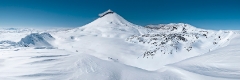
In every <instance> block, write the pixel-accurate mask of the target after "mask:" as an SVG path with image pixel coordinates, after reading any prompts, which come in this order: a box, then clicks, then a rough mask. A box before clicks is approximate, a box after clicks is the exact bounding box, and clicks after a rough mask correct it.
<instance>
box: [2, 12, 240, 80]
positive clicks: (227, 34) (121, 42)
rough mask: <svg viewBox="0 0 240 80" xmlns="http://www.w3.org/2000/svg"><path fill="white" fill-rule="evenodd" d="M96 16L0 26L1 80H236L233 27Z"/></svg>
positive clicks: (109, 15) (235, 52)
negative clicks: (62, 25)
mask: <svg viewBox="0 0 240 80" xmlns="http://www.w3.org/2000/svg"><path fill="white" fill-rule="evenodd" d="M100 16H101V17H99V18H97V19H96V20H94V21H93V22H91V23H89V24H86V25H84V26H82V27H78V28H74V29H56V30H47V31H37V30H31V29H14V28H13V29H1V30H0V32H1V34H0V37H1V38H0V47H1V48H0V80H33V79H34V80H96V79H97V80H239V79H240V77H239V76H240V73H239V70H240V69H239V67H238V66H240V64H239V63H238V61H239V54H238V53H239V52H238V51H239V49H238V47H239V45H240V43H239V42H238V41H239V40H240V34H239V33H238V31H231V30H226V31H225V30H220V31H214V30H205V29H199V28H196V27H194V26H191V25H189V24H185V23H170V24H161V25H148V26H146V27H141V26H138V25H135V24H132V23H130V22H128V21H127V20H125V19H124V18H123V17H121V16H120V15H118V14H117V13H115V12H112V11H110V13H109V11H107V12H104V13H103V14H101V15H100ZM49 47H50V48H49Z"/></svg>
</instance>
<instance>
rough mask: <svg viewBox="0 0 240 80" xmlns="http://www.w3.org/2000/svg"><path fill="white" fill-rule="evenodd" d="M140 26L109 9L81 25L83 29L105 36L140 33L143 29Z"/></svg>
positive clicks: (123, 35)
mask: <svg viewBox="0 0 240 80" xmlns="http://www.w3.org/2000/svg"><path fill="white" fill-rule="evenodd" d="M139 28H141V27H140V26H138V25H135V24H132V23H130V22H128V21H127V20H125V19H124V18H123V17H121V16H120V15H118V14H117V13H115V12H113V11H111V10H108V11H106V12H104V13H102V14H101V15H100V16H99V18H97V19H96V20H94V21H92V22H91V23H89V24H87V25H84V26H82V27H80V28H79V29H80V30H82V31H87V32H90V33H92V34H96V35H101V36H103V37H126V36H129V35H139V34H140V33H141V32H142V31H141V29H139Z"/></svg>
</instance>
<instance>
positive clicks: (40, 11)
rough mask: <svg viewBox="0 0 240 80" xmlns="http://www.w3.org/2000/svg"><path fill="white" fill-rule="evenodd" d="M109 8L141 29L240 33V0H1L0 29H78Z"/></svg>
mask: <svg viewBox="0 0 240 80" xmlns="http://www.w3.org/2000/svg"><path fill="white" fill-rule="evenodd" d="M108 9H112V10H113V11H115V12H116V13H118V14H119V15H121V16H122V17H124V18H125V19H126V20H128V21H130V22H132V23H134V24H138V25H142V26H144V25H148V24H166V23H188V24H191V25H193V26H196V27H199V28H204V29H214V30H219V29H239V30H240V0H0V27H36V28H42V27H48V28H49V27H69V28H73V27H79V26H82V25H84V24H87V23H89V22H91V21H93V20H94V19H96V18H98V14H99V13H101V12H104V11H106V10H108Z"/></svg>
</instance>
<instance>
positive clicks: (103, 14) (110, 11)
mask: <svg viewBox="0 0 240 80" xmlns="http://www.w3.org/2000/svg"><path fill="white" fill-rule="evenodd" d="M113 13H114V12H113V11H112V10H111V9H108V10H107V11H105V12H103V13H101V14H99V17H103V16H105V15H107V14H113Z"/></svg>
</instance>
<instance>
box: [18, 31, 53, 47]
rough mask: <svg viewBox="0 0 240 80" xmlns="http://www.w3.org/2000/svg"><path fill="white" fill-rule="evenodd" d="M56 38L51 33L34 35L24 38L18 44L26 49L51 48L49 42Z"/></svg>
mask: <svg viewBox="0 0 240 80" xmlns="http://www.w3.org/2000/svg"><path fill="white" fill-rule="evenodd" d="M52 40H54V38H53V37H52V36H51V35H50V34H49V33H41V34H39V33H32V34H30V35H27V36H26V37H24V38H22V39H21V41H20V42H18V44H19V45H20V46H24V47H51V44H50V43H49V41H52Z"/></svg>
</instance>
